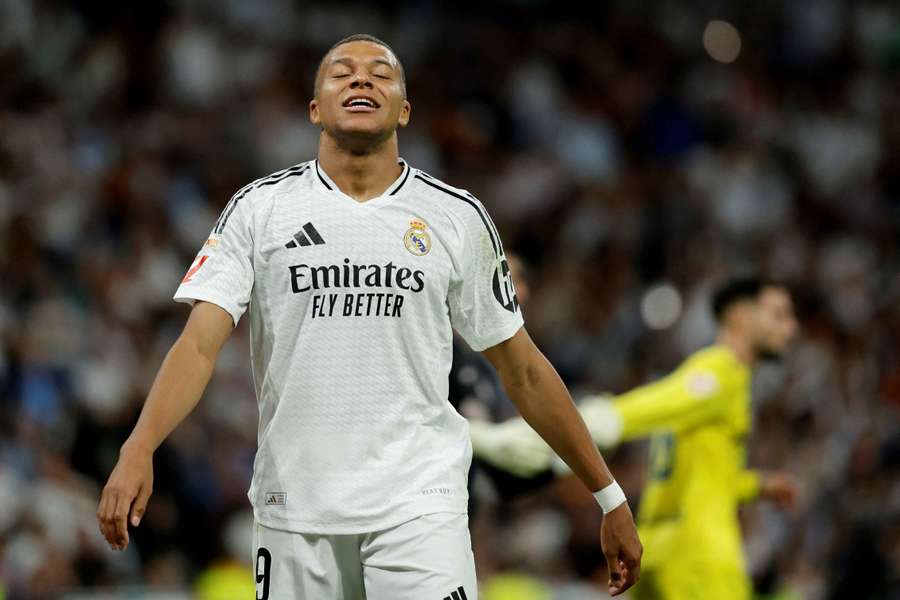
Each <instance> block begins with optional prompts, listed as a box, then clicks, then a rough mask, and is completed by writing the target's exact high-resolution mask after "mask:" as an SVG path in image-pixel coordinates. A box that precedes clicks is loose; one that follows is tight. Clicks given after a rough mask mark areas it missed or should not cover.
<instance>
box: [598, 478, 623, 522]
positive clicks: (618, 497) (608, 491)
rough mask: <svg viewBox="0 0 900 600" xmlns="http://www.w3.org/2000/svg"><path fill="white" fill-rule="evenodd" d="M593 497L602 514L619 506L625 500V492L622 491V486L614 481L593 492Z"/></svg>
mask: <svg viewBox="0 0 900 600" xmlns="http://www.w3.org/2000/svg"><path fill="white" fill-rule="evenodd" d="M594 498H596V499H597V504H599V505H600V508H602V509H603V514H604V515H605V514H606V513H608V512H609V511H611V510H614V509H616V508H618V507H619V506H621V505H622V504H623V503H624V502H625V500H626V498H625V492H623V491H622V488H620V487H619V484H618V483H616V482H615V481H613V482H612V483H611V484H609V485H608V486H606V487H605V488H603V489H602V490H599V491H597V492H594Z"/></svg>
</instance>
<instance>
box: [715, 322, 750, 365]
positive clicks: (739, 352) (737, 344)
mask: <svg viewBox="0 0 900 600" xmlns="http://www.w3.org/2000/svg"><path fill="white" fill-rule="evenodd" d="M716 344H718V345H719V346H725V347H726V348H728V349H729V350H731V351H732V352H733V353H734V355H735V356H736V357H737V358H738V360H739V361H741V362H742V363H744V364H745V365H747V366H748V367H750V368H751V369H752V368H753V365H754V364H756V353H755V352H754V351H753V345H752V344H751V343H750V342H749V341H748V340H747V336H744V335H741V334H739V333H737V332H735V331H729V330H728V329H722V330H720V331H719V334H718V336H716Z"/></svg>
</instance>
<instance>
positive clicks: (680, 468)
mask: <svg viewBox="0 0 900 600" xmlns="http://www.w3.org/2000/svg"><path fill="white" fill-rule="evenodd" d="M614 406H615V408H616V410H617V411H618V413H619V414H620V416H621V418H622V439H623V440H628V439H635V438H641V437H647V436H651V442H650V474H649V481H648V483H647V486H646V487H645V489H644V493H643V496H642V499H641V504H640V508H639V510H638V527H639V530H640V536H641V540H642V542H643V543H644V559H643V568H644V569H645V570H653V569H654V568H657V567H660V566H664V565H666V563H667V562H669V563H671V561H673V560H676V561H677V562H678V563H679V564H680V565H685V564H688V565H691V564H699V565H703V566H711V565H718V566H720V567H723V568H728V569H729V570H730V571H732V570H733V571H737V572H743V571H744V558H743V551H742V547H741V535H740V528H739V524H738V514H737V511H738V504H739V503H740V502H741V501H744V500H749V499H752V498H753V497H754V496H755V495H756V494H757V493H758V491H759V478H758V476H757V475H756V474H755V473H754V472H752V471H748V470H746V469H745V466H744V465H745V454H746V448H745V440H746V436H747V434H748V432H749V430H750V425H751V412H750V369H749V368H748V367H747V366H746V365H745V364H744V363H742V362H740V360H738V358H737V357H736V356H735V355H734V353H733V352H732V351H731V350H730V349H728V348H726V347H724V346H712V347H709V348H706V349H703V350H700V351H699V352H697V353H695V354H694V355H692V356H691V357H690V358H688V359H687V360H686V361H685V362H684V363H682V364H681V366H679V367H678V369H677V370H675V371H674V372H673V373H672V374H670V375H668V376H667V377H665V378H663V379H661V380H659V381H656V382H654V383H651V384H649V385H646V386H643V387H640V388H637V389H635V390H633V391H631V392H629V393H627V394H624V395H622V396H619V397H618V398H616V400H615V403H614Z"/></svg>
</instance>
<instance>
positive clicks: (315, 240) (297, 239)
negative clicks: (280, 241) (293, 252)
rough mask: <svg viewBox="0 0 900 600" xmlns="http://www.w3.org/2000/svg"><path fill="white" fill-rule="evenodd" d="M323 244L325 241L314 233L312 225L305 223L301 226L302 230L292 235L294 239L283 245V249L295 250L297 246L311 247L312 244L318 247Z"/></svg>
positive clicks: (317, 233) (314, 229) (316, 232)
mask: <svg viewBox="0 0 900 600" xmlns="http://www.w3.org/2000/svg"><path fill="white" fill-rule="evenodd" d="M304 231H305V232H306V234H305V235H304V233H303V232H304ZM307 236H308V237H307ZM310 240H312V241H310ZM324 243H325V240H323V239H322V236H321V235H319V232H318V231H316V228H315V227H313V224H312V223H307V224H306V225H304V226H303V229H301V230H300V231H298V232H297V233H295V234H294V239H292V240H291V241H289V242H288V243H287V244H285V245H284V247H285V248H296V247H297V246H311V245H313V244H315V245H316V246H319V245H321V244H324Z"/></svg>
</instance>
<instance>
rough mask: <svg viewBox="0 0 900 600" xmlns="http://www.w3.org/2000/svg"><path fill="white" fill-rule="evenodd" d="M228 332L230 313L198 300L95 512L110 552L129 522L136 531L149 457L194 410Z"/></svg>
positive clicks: (120, 544) (148, 485)
mask: <svg viewBox="0 0 900 600" xmlns="http://www.w3.org/2000/svg"><path fill="white" fill-rule="evenodd" d="M232 329H233V322H232V318H231V315H229V314H228V312H226V311H225V310H224V309H222V308H219V307H218V306H216V305H215V304H211V303H208V302H198V303H197V304H195V305H194V308H193V310H191V314H190V317H189V318H188V321H187V324H186V325H185V327H184V331H182V333H181V335H180V336H179V337H178V339H177V340H176V341H175V343H174V344H173V345H172V348H171V349H170V350H169V353H168V354H167V355H166V358H165V359H164V360H163V363H162V366H161V367H160V369H159V372H158V373H157V375H156V379H155V380H154V382H153V386H152V387H151V389H150V393H149V395H148V396H147V401H146V402H145V403H144V408H143V409H142V410H141V415H140V418H139V419H138V422H137V425H136V426H135V428H134V430H133V431H132V433H131V435H130V436H129V437H128V439H127V440H126V441H125V443H124V444H123V445H122V448H121V450H120V452H119V460H118V462H117V463H116V466H115V468H114V469H113V471H112V474H110V476H109V480H108V481H107V483H106V486H105V487H104V488H103V493H102V496H101V498H100V504H99V507H98V509H97V519H98V520H99V522H100V531H101V532H102V533H103V537H105V538H106V541H107V542H108V543H109V544H110V546H112V547H113V548H114V549H118V550H121V549H124V548H125V547H126V546H127V545H128V540H129V537H128V522H129V521H130V523H131V525H132V526H135V527H136V526H137V525H138V523H139V522H140V519H141V517H142V516H143V514H144V510H145V509H146V507H147V501H148V500H149V498H150V494H151V493H152V492H153V453H154V452H155V451H156V449H157V448H158V447H159V445H160V444H161V443H162V442H163V440H165V439H166V437H167V436H168V435H169V434H170V433H171V432H172V430H173V429H175V427H176V426H177V425H178V424H179V423H181V421H182V420H184V418H185V417H186V416H187V415H188V414H189V413H190V412H191V411H192V410H193V409H194V407H195V406H197V402H198V401H199V400H200V397H201V396H202V395H203V390H204V389H205V388H206V385H207V383H208V382H209V379H210V376H211V375H212V371H213V365H214V364H215V362H216V357H217V356H218V354H219V350H220V349H221V347H222V344H224V343H225V340H226V339H228V336H229V335H230V334H231V331H232Z"/></svg>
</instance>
